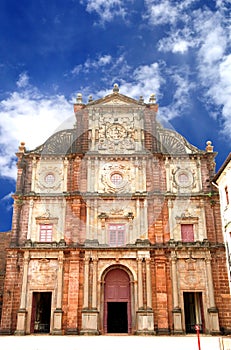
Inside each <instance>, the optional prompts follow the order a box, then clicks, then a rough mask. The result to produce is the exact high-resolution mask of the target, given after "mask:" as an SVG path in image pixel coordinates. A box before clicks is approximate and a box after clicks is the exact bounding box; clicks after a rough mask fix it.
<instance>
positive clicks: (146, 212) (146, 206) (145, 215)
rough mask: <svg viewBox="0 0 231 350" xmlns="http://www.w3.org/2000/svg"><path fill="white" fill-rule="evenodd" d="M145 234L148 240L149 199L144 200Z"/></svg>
mask: <svg viewBox="0 0 231 350" xmlns="http://www.w3.org/2000/svg"><path fill="white" fill-rule="evenodd" d="M143 214H144V234H145V238H148V203H147V199H145V200H144V213H143Z"/></svg>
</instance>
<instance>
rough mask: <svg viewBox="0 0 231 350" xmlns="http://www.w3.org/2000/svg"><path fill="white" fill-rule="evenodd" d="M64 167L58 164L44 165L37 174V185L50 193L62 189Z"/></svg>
mask: <svg viewBox="0 0 231 350" xmlns="http://www.w3.org/2000/svg"><path fill="white" fill-rule="evenodd" d="M61 183H62V169H61V168H60V167H58V166H52V165H48V166H42V167H41V168H40V169H39V171H38V174H37V181H36V187H37V189H39V190H40V191H42V192H46V193H50V192H54V191H58V190H61Z"/></svg>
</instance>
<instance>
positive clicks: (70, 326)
mask: <svg viewBox="0 0 231 350" xmlns="http://www.w3.org/2000/svg"><path fill="white" fill-rule="evenodd" d="M69 264H70V265H69V281H68V300H67V303H68V305H71V304H72V306H73V307H71V308H67V329H66V334H70V335H73V334H78V318H77V310H78V308H79V288H78V287H77V285H76V284H77V282H78V281H79V278H80V276H79V253H78V252H76V251H73V252H71V257H70V260H69Z"/></svg>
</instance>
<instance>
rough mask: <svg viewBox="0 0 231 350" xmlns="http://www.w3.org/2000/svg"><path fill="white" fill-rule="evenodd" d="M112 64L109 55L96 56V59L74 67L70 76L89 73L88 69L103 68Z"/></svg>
mask: <svg viewBox="0 0 231 350" xmlns="http://www.w3.org/2000/svg"><path fill="white" fill-rule="evenodd" d="M111 62H112V56H111V55H102V56H98V57H97V59H95V60H92V59H89V58H88V59H87V60H86V61H85V62H84V63H83V64H79V65H77V66H75V67H74V68H73V69H72V71H71V73H72V75H78V74H79V73H81V72H82V73H89V71H90V69H97V68H99V67H103V66H106V65H109V64H110V63H111Z"/></svg>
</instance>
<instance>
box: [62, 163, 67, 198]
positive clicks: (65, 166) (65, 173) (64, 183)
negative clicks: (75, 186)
mask: <svg viewBox="0 0 231 350" xmlns="http://www.w3.org/2000/svg"><path fill="white" fill-rule="evenodd" d="M67 168H68V160H67V158H65V159H64V161H63V185H62V188H63V192H66V191H67Z"/></svg>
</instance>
